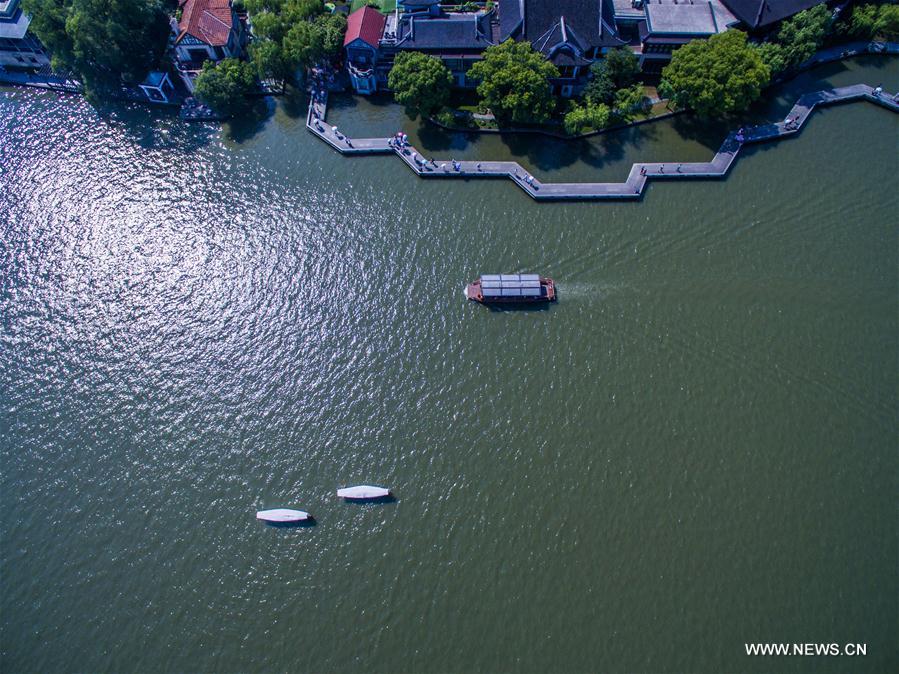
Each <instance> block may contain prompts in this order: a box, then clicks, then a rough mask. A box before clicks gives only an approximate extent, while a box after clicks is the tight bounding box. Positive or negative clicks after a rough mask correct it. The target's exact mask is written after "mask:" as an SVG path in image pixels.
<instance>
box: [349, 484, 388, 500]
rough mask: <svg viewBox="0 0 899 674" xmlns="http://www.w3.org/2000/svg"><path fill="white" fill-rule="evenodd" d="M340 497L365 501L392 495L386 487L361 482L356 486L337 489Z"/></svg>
mask: <svg viewBox="0 0 899 674" xmlns="http://www.w3.org/2000/svg"><path fill="white" fill-rule="evenodd" d="M337 495H338V496H339V497H340V498H345V499H350V500H352V501H365V500H370V499H376V498H387V497H388V496H390V490H389V489H385V488H384V487H373V486H371V485H368V484H361V485H358V486H356V487H345V488H343V489H338V490H337Z"/></svg>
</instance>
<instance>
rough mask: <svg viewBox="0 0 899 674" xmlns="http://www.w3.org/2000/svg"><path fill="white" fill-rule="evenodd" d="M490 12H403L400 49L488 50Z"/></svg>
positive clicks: (399, 34)
mask: <svg viewBox="0 0 899 674" xmlns="http://www.w3.org/2000/svg"><path fill="white" fill-rule="evenodd" d="M490 16H491V15H490V14H486V15H482V14H444V15H443V16H439V17H429V16H413V15H408V14H407V15H404V16H401V17H400V26H399V30H398V31H397V45H396V46H397V49H443V50H451V49H486V48H487V47H489V46H490V44H491V42H490V39H489V38H490Z"/></svg>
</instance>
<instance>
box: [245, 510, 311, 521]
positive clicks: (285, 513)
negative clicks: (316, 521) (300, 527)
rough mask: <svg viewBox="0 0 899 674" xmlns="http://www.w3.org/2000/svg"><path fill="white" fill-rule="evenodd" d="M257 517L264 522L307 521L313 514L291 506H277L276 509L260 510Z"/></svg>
mask: <svg viewBox="0 0 899 674" xmlns="http://www.w3.org/2000/svg"><path fill="white" fill-rule="evenodd" d="M256 519H257V520H262V521H263V522H275V523H279V522H305V521H306V520H308V519H312V516H311V515H310V514H309V513H307V512H303V511H302V510H291V509H290V508H275V509H274V510H260V511H258V512H257V513H256Z"/></svg>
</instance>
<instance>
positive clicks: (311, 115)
mask: <svg viewBox="0 0 899 674" xmlns="http://www.w3.org/2000/svg"><path fill="white" fill-rule="evenodd" d="M897 99H899V96H893V95H891V94H888V93H887V92H883V91H882V92H880V93H875V90H874V88H873V87H870V86H868V85H867V84H855V85H853V86H849V87H839V88H836V89H827V90H824V91H817V92H814V93H809V94H805V95H803V96H801V97H800V98H799V100H798V101H796V104H795V105H794V106H793V108H792V109H791V110H790V112H789V113H788V114H787V117H786V119H785V120H783V121H781V122H776V123H772V124H763V125H759V126H752V127H746V128H744V129H742V133H741V132H740V131H733V132H731V133H730V134H728V136H727V138H725V139H724V142H723V143H722V144H721V147H720V148H719V149H718V152H717V153H715V156H714V157H713V158H712V161H710V162H687V163H682V164H678V163H673V162H666V163H639V164H634V165H633V166H631V170H630V173H629V174H628V176H627V180H626V181H625V182H623V183H551V182H541V181H540V180H537V179H536V178H534V177H532V176H530V175H529V174H528V173H527V171H525V169H524V168H523V167H522V166H521V165H520V164H518V163H517V162H513V161H460V162H456V163H455V165H454V164H453V163H452V161H451V160H425V158H424V156H423V155H422V153H421V152H420V151H419V150H418V149H417V148H415V147H413V146H411V145H408V144H407V145H405V146H404V147H399V146H397V145H396V144H393V143H392V139H390V138H350V137H348V136H346V135H344V134H342V133H341V132H340V131H339V129H337V127H332V126H330V125H328V124H327V123H326V122H325V116H326V114H327V92H318V93H316V92H313V95H312V96H311V98H310V101H309V111H308V113H307V115H306V128H307V129H308V130H309V131H311V132H312V133H314V134H315V135H316V136H318V137H319V138H321V139H322V140H323V141H325V142H326V143H328V144H329V145H330V146H331V147H332V148H334V149H335V150H337V151H338V152H340V153H341V154H345V155H370V154H395V155H396V156H398V157H399V158H400V159H401V160H402V161H403V162H404V163H405V164H406V165H407V166H408V167H409V168H410V169H412V171H414V172H415V173H416V175H418V176H419V177H421V178H506V179H509V180H511V181H512V182H514V183H515V184H516V185H518V187H520V188H521V189H522V190H524V191H525V193H526V194H527V195H528V196H530V197H531V198H533V199H535V200H538V201H561V200H593V199H639V198H640V196H641V195H642V194H643V190H644V189H645V188H646V185H647V183H648V182H649V181H650V180H659V179H663V180H678V179H690V178H694V179H695V178H723V177H725V176H726V175H727V172H728V171H729V170H730V167H731V166H733V163H734V161H736V159H737V156H738V155H739V153H740V149H741V148H742V147H743V146H744V145H747V144H749V143H765V142H768V141H772V140H779V139H781V138H788V137H791V136H794V135H795V134H797V133H799V130H800V129H801V128H802V127H803V125H804V124H805V123H806V122H807V121H808V118H809V116H810V115H811V113H812V111H813V110H814V109H815V108H816V107H818V106H824V105H833V104H835V103H846V102H850V101H860V100H864V101H869V102H871V103H874V104H875V105H880V106H882V107H884V108H886V109H887V110H892V111H893V112H896V113H899V102H897Z"/></svg>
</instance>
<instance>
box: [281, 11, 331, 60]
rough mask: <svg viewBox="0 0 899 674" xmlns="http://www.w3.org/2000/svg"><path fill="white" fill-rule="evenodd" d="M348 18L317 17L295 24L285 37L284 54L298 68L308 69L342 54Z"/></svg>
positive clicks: (329, 15)
mask: <svg viewBox="0 0 899 674" xmlns="http://www.w3.org/2000/svg"><path fill="white" fill-rule="evenodd" d="M345 32H346V18H344V16H343V15H342V14H328V15H320V16H317V17H316V18H315V19H314V20H312V21H300V22H299V23H296V24H294V25H293V26H292V27H291V28H290V30H288V31H287V35H285V36H284V53H285V55H286V57H287V58H288V59H289V60H290V61H291V62H292V63H293V64H294V65H296V66H301V67H308V66H311V65H312V64H314V63H317V62H319V61H322V60H325V59H331V58H334V57H335V56H337V54H338V53H340V49H341V47H343V34H344V33H345Z"/></svg>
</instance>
